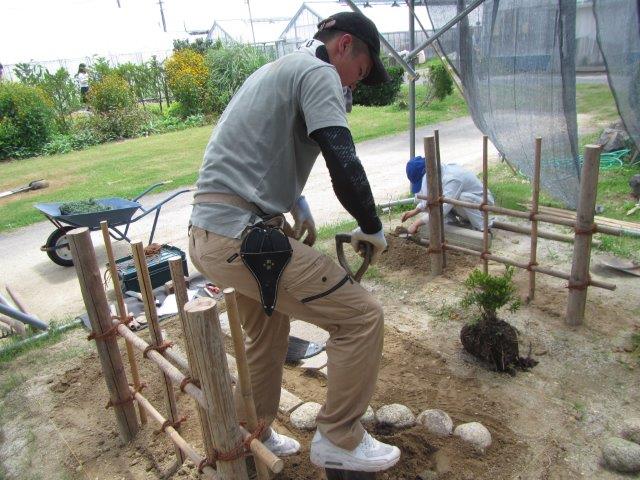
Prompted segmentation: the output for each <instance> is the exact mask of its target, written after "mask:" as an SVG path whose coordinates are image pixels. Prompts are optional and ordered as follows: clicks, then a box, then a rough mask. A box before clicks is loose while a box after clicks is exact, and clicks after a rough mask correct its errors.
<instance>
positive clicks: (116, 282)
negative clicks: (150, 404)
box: [100, 220, 147, 425]
mask: <svg viewBox="0 0 640 480" xmlns="http://www.w3.org/2000/svg"><path fill="white" fill-rule="evenodd" d="M100 229H101V230H102V238H103V239H104V248H105V249H106V250H107V259H108V260H109V272H110V273H111V281H112V282H113V290H114V292H115V295H116V306H117V308H118V316H119V317H120V318H125V317H126V315H127V308H126V306H125V304H124V296H123V295H122V289H121V288H120V279H119V278H118V269H117V268H116V261H115V259H114V257H113V248H111V238H110V237H109V227H108V225H107V222H106V221H104V220H103V221H102V222H100ZM124 343H125V345H126V346H127V358H128V359H129V368H130V369H131V378H132V379H133V386H134V388H135V389H136V391H140V374H139V373H138V363H137V362H136V355H135V351H134V349H133V345H131V344H130V343H129V342H127V341H126V340H125V342H124ZM138 414H139V415H140V423H142V425H145V424H146V423H147V412H146V411H145V409H144V408H142V405H138Z"/></svg>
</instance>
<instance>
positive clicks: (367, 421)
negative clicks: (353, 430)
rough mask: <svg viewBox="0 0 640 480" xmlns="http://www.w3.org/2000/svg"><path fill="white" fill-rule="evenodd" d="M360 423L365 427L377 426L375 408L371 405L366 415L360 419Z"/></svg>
mask: <svg viewBox="0 0 640 480" xmlns="http://www.w3.org/2000/svg"><path fill="white" fill-rule="evenodd" d="M360 422H361V423H362V425H364V426H365V427H372V426H374V425H375V423H376V415H375V413H374V412H373V408H371V405H369V406H368V407H367V411H366V412H364V415H362V417H360Z"/></svg>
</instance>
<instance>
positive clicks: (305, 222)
mask: <svg viewBox="0 0 640 480" xmlns="http://www.w3.org/2000/svg"><path fill="white" fill-rule="evenodd" d="M291 216H292V217H293V220H294V222H295V223H294V225H293V238H295V239H296V240H300V239H301V238H302V236H303V235H304V234H305V232H306V233H307V236H306V238H305V239H304V241H303V242H302V243H304V244H305V245H309V246H310V247H311V246H313V244H314V243H316V222H314V221H313V217H312V216H311V209H310V208H309V204H308V203H307V200H306V199H305V198H304V197H303V196H300V198H298V200H296V203H295V205H294V206H293V208H292V209H291Z"/></svg>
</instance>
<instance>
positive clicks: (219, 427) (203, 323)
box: [184, 298, 248, 480]
mask: <svg viewBox="0 0 640 480" xmlns="http://www.w3.org/2000/svg"><path fill="white" fill-rule="evenodd" d="M184 311H185V314H186V320H187V323H188V324H189V331H190V332H191V334H192V336H193V339H192V340H193V343H194V346H195V349H194V352H193V353H194V360H195V362H194V363H195V365H194V367H195V370H197V371H198V373H199V374H200V383H201V384H202V390H203V392H204V396H205V401H206V403H207V408H206V412H207V418H208V419H209V428H210V429H211V434H212V437H213V442H214V445H215V447H216V449H217V450H218V451H220V452H229V451H232V450H233V449H235V448H237V447H238V445H240V444H241V443H242V436H241V434H240V430H239V428H238V418H237V416H236V412H235V408H234V405H233V398H232V393H231V380H230V378H229V368H228V366H227V357H226V355H225V352H224V343H223V333H222V329H221V328H220V318H219V316H218V308H217V304H216V302H215V301H214V300H213V299H208V298H197V299H195V300H192V301H190V302H188V303H187V304H186V305H185V307H184ZM216 465H217V468H216V470H217V471H218V475H219V476H220V479H221V480H247V479H248V476H247V467H246V464H245V461H244V458H243V457H242V456H241V457H240V458H236V459H235V460H231V461H217V462H216Z"/></svg>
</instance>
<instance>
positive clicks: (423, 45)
mask: <svg viewBox="0 0 640 480" xmlns="http://www.w3.org/2000/svg"><path fill="white" fill-rule="evenodd" d="M346 1H347V2H348V3H349V4H351V3H352V2H351V0H346ZM484 1H485V0H476V1H475V2H473V3H472V4H470V5H469V6H468V7H467V8H465V9H464V10H462V11H461V12H460V13H459V14H458V15H456V16H455V17H453V18H452V19H451V20H449V21H448V22H447V23H446V24H445V25H444V26H443V27H442V28H441V29H440V30H438V31H437V32H436V33H434V34H433V35H432V36H431V37H429V38H427V39H426V40H425V41H424V42H422V43H421V44H420V45H418V46H417V47H416V48H414V49H413V50H411V51H410V52H409V53H408V54H407V55H406V58H407V59H413V58H415V57H416V55H418V53H420V50H424V49H425V48H427V47H428V46H429V45H431V44H432V43H433V42H434V41H436V40H437V39H438V38H440V37H441V36H442V35H443V34H444V33H446V32H447V30H449V29H450V28H451V27H453V26H454V25H455V24H456V23H458V22H459V21H460V20H462V19H463V18H464V17H466V16H467V15H469V13H471V12H472V11H473V10H475V9H476V8H477V7H478V6H479V5H480V4H482V3H484ZM351 8H353V7H351Z"/></svg>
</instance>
